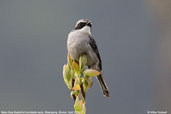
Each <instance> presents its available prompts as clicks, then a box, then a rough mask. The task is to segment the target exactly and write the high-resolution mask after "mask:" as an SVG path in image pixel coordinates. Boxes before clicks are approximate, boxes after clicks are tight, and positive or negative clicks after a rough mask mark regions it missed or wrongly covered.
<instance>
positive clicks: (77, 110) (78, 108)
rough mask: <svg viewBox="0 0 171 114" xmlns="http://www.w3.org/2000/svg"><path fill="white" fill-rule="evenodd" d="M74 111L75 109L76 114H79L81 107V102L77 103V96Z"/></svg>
mask: <svg viewBox="0 0 171 114" xmlns="http://www.w3.org/2000/svg"><path fill="white" fill-rule="evenodd" d="M74 109H75V111H76V113H77V114H81V109H82V105H81V102H80V101H79V97H78V96H77V98H76V100H75V104H74Z"/></svg>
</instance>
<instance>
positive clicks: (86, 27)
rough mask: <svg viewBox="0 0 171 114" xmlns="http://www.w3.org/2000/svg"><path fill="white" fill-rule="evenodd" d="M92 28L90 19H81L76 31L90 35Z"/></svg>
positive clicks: (75, 28)
mask: <svg viewBox="0 0 171 114" xmlns="http://www.w3.org/2000/svg"><path fill="white" fill-rule="evenodd" d="M91 26H92V23H91V21H89V20H88V19H80V20H78V21H77V23H76V25H75V27H74V30H81V31H84V32H89V33H90V28H91Z"/></svg>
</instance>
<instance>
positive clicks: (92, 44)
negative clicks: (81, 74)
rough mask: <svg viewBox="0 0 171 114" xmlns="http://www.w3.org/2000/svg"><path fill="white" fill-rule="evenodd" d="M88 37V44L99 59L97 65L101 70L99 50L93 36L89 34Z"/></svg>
mask: <svg viewBox="0 0 171 114" xmlns="http://www.w3.org/2000/svg"><path fill="white" fill-rule="evenodd" d="M89 39H90V41H89V44H90V46H91V48H92V50H93V51H94V53H96V55H97V57H98V59H99V65H98V66H99V68H100V70H102V62H101V58H100V53H99V50H98V48H97V45H96V41H95V40H94V38H93V37H92V36H89Z"/></svg>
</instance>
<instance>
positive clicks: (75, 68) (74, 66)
mask: <svg viewBox="0 0 171 114" xmlns="http://www.w3.org/2000/svg"><path fill="white" fill-rule="evenodd" d="M72 66H73V68H74V71H75V72H76V73H78V72H79V67H78V63H77V62H76V61H73V63H72Z"/></svg>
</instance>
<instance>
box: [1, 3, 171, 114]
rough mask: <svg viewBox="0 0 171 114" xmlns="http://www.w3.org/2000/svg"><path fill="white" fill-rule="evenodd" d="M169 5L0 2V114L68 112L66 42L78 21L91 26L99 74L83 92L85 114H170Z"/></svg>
mask: <svg viewBox="0 0 171 114" xmlns="http://www.w3.org/2000/svg"><path fill="white" fill-rule="evenodd" d="M170 5H171V2H170V1H169V0H164V1H163V0H144V1H143V0H129V1H128V0H105V1H99V0H86V1H79V0H0V110H1V111H2V110H6V111H8V110H9V111H13V110H22V111H24V110H26V111H35V110H36V111H38V110H40V111H44V110H49V111H68V110H71V111H72V110H74V109H73V104H74V103H73V100H72V99H71V98H70V92H69V91H68V89H67V87H66V86H65V84H64V81H63V76H62V68H63V64H65V63H66V62H67V49H66V41H67V35H68V33H69V32H70V31H71V30H72V29H73V27H74V25H75V23H76V22H77V20H79V19H82V18H87V19H89V20H91V21H92V23H93V28H92V34H93V36H94V38H95V40H96V42H97V44H98V48H99V50H100V54H101V58H102V63H103V75H104V78H105V80H106V82H107V84H108V86H109V89H110V93H111V97H110V98H105V97H103V95H102V93H101V90H100V87H99V85H98V82H97V81H96V80H95V79H94V85H93V87H92V88H91V89H90V90H89V91H88V92H87V99H86V106H87V114H105V113H110V114H146V113H147V111H158V110H160V111H168V114H170V111H169V110H170V109H171V89H170V88H171V83H170V82H171V77H170V76H171V70H170V69H171V51H170V49H171V32H170V31H171V15H170V12H171V7H170Z"/></svg>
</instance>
